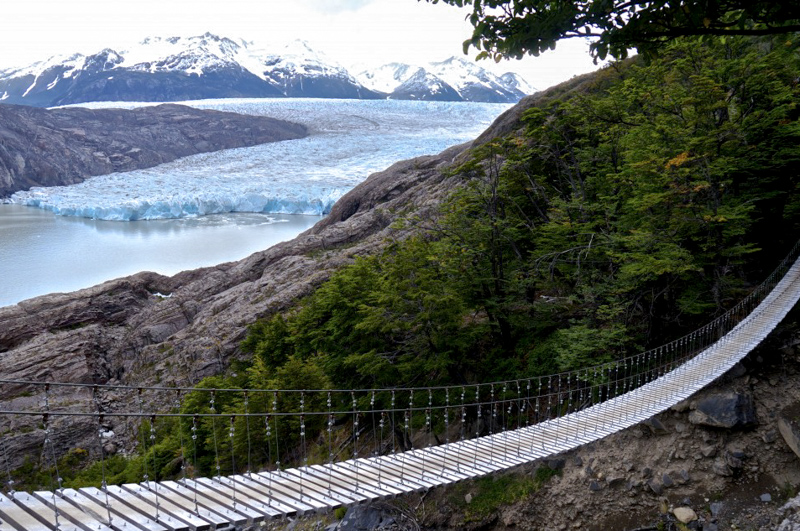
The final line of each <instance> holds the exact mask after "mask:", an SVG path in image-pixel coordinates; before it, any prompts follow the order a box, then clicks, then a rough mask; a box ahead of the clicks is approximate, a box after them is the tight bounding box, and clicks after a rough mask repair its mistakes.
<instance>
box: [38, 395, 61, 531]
mask: <svg viewBox="0 0 800 531" xmlns="http://www.w3.org/2000/svg"><path fill="white" fill-rule="evenodd" d="M44 410H45V412H44V414H43V415H42V425H43V427H44V442H43V443H42V444H43V446H44V448H43V453H44V454H45V455H47V446H48V444H49V445H50V455H51V457H52V459H53V470H55V478H56V479H55V481H53V476H52V474H51V476H50V486H51V488H52V489H53V493H52V494H53V514H54V516H55V523H56V529H58V527H59V525H60V524H59V521H58V520H59V510H58V504H57V503H56V493H57V492H58V491H59V490H61V482H62V481H63V480H62V478H61V474H60V473H59V471H58V460H57V459H56V448H55V444H54V443H53V438H52V436H51V434H52V433H53V432H52V430H51V429H50V425H49V422H48V421H49V418H48V417H49V415H50V384H45V386H44ZM56 483H57V484H58V488H56Z"/></svg>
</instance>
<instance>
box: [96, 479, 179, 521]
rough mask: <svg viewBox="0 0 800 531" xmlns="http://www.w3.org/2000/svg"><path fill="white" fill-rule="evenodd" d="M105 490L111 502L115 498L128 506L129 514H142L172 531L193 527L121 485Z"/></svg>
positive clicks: (110, 486)
mask: <svg viewBox="0 0 800 531" xmlns="http://www.w3.org/2000/svg"><path fill="white" fill-rule="evenodd" d="M152 483H154V482H151V484H152ZM105 491H107V492H108V496H109V502H110V501H111V499H112V498H113V499H115V500H116V501H117V502H119V503H120V504H121V505H120V507H128V509H129V510H128V511H127V512H126V514H128V515H131V514H141V515H143V516H145V517H146V518H149V519H150V520H152V521H154V522H156V523H158V524H160V525H162V526H163V527H166V528H167V529H169V530H170V531H185V530H187V529H190V527H191V526H190V525H189V524H188V522H185V521H183V520H181V519H179V518H175V516H173V515H172V514H170V513H169V512H168V511H164V510H162V508H161V506H160V504H159V505H156V504H155V503H153V504H151V503H148V502H147V501H146V500H145V499H144V498H143V497H141V496H136V494H134V493H132V492H130V491H129V490H127V489H125V488H123V487H121V486H118V485H109V486H108V487H107V488H106V490H105ZM105 491H99V492H101V493H102V492H105Z"/></svg>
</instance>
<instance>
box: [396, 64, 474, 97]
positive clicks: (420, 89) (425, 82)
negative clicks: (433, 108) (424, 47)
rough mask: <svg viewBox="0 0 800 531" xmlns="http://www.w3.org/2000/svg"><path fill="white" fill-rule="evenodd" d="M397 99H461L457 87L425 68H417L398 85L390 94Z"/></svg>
mask: <svg viewBox="0 0 800 531" xmlns="http://www.w3.org/2000/svg"><path fill="white" fill-rule="evenodd" d="M390 97H391V98H392V99H396V100H430V101H459V100H461V99H462V98H461V95H460V94H459V93H458V91H457V90H456V89H454V88H453V87H451V86H450V85H448V84H447V83H445V82H444V81H442V80H441V79H440V78H438V77H436V76H434V75H433V74H431V73H430V72H428V71H427V70H425V69H424V68H417V70H416V71H415V72H414V73H413V74H411V77H409V78H408V79H406V80H405V81H403V82H402V83H401V84H400V85H399V86H398V87H396V88H395V89H394V90H393V91H392V93H391V96H390Z"/></svg>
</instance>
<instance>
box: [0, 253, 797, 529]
mask: <svg viewBox="0 0 800 531" xmlns="http://www.w3.org/2000/svg"><path fill="white" fill-rule="evenodd" d="M799 298H800V261H798V262H796V263H795V264H794V265H793V266H792V267H791V269H790V270H789V272H788V273H787V274H786V275H785V277H784V278H783V279H782V280H781V282H779V283H778V285H777V286H776V287H775V289H774V290H773V291H772V292H771V293H770V294H769V295H767V297H766V298H765V299H764V301H763V302H762V303H761V304H760V305H759V306H758V307H757V308H756V309H755V310H754V311H753V312H752V313H751V314H750V315H749V316H747V317H746V318H745V319H744V320H742V322H740V323H739V324H738V325H737V326H736V327H735V328H734V329H733V330H731V331H730V332H729V333H728V334H726V335H725V336H724V337H723V338H722V339H720V340H719V341H718V342H717V343H715V344H714V345H713V346H711V347H710V348H708V349H706V350H705V351H703V352H701V353H700V354H698V355H697V356H696V357H694V358H692V359H691V360H689V361H687V362H686V363H684V364H683V365H681V366H679V367H677V368H676V369H674V370H672V371H671V372H669V373H667V374H665V375H663V376H661V377H660V378H657V379H655V380H653V381H651V382H649V383H646V384H644V385H642V386H641V387H638V388H636V389H634V390H632V391H629V392H628V393H625V394H622V395H620V396H617V397H615V398H612V399H610V400H607V401H605V402H601V403H599V404H596V405H593V406H591V407H588V408H586V409H583V410H581V411H578V412H575V413H571V414H569V415H566V416H564V417H561V418H557V419H551V420H547V421H544V422H541V423H539V424H535V425H533V426H528V427H525V428H520V429H517V430H513V431H503V432H501V433H496V434H494V435H490V436H486V437H481V438H478V439H471V440H466V441H459V442H453V443H449V444H444V445H439V446H432V447H429V448H424V449H416V450H411V451H408V452H404V453H398V454H392V455H388V456H379V457H369V458H360V459H351V460H348V461H342V462H338V463H332V464H326V465H312V466H308V467H299V468H295V469H291V470H283V471H279V472H261V473H257V474H256V473H253V474H245V475H235V476H230V477H221V478H198V479H196V480H190V479H187V480H181V481H164V482H161V483H159V484H156V483H155V482H149V483H141V484H128V485H121V486H109V487H108V488H107V489H104V490H100V489H95V488H83V489H78V490H73V489H61V490H60V491H59V492H58V493H56V495H55V496H54V495H53V493H51V492H36V493H33V494H25V493H14V494H13V495H11V496H4V495H2V494H0V531H12V530H13V531H53V530H56V529H57V530H58V531H89V530H95V531H109V530H110V529H114V530H132V529H136V530H141V531H173V530H174V531H184V530H206V529H216V528H218V527H224V526H226V525H229V524H244V523H247V522H256V521H260V520H264V519H268V518H273V517H276V516H284V515H294V514H303V513H305V512H318V511H326V510H330V509H333V508H335V507H339V506H342V505H353V504H357V503H363V502H367V501H372V500H379V499H385V498H391V497H394V496H397V495H400V494H404V493H409V492H414V491H419V490H424V489H427V488H431V487H434V486H437V485H444V484H448V483H454V482H458V481H462V480H464V479H468V478H473V477H478V476H482V475H486V474H492V473H494V472H497V471H499V470H504V469H508V468H510V467H514V466H517V465H520V464H523V463H527V462H530V461H533V460H535V459H539V458H542V457H546V456H548V455H553V454H557V453H560V452H563V451H566V450H571V449H574V448H577V447H579V446H582V445H584V444H586V443H588V442H591V441H596V440H598V439H602V438H603V437H606V436H608V435H611V434H613V433H616V432H618V431H620V430H622V429H625V428H627V427H630V426H633V425H635V424H638V423H640V422H642V421H644V420H647V419H648V418H650V417H652V416H653V415H656V414H657V413H660V412H661V411H664V410H665V409H667V408H669V407H671V406H673V405H675V404H677V403H678V402H681V401H682V400H685V399H687V398H689V397H690V396H692V395H693V394H694V393H696V392H697V391H699V390H700V389H702V388H703V387H705V386H707V385H708V384H710V383H711V382H713V381H714V380H715V379H717V378H718V377H720V376H721V375H722V374H724V373H725V372H727V371H728V370H729V369H730V368H731V367H733V365H735V364H736V363H737V362H738V361H740V360H741V359H742V358H743V357H744V356H745V355H747V353H748V352H750V351H751V350H752V349H753V348H754V347H755V346H756V345H758V344H759V343H760V342H761V341H762V340H763V339H764V338H765V337H766V336H767V335H768V334H769V333H770V332H771V331H772V330H773V329H774V328H775V326H776V325H777V324H778V323H779V322H780V321H781V320H782V319H783V318H784V317H785V316H786V314H787V313H788V312H789V310H791V309H792V307H793V306H794V305H795V304H796V303H797V301H798V299H799ZM56 510H57V511H58V517H56ZM109 514H110V515H111V521H110V522H109V518H108V515H109ZM56 518H58V526H57V525H56Z"/></svg>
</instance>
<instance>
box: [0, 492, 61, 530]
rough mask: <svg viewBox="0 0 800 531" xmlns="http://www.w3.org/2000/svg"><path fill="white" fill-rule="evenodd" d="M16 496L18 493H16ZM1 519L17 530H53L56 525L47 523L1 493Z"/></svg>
mask: <svg viewBox="0 0 800 531" xmlns="http://www.w3.org/2000/svg"><path fill="white" fill-rule="evenodd" d="M15 496H16V494H15ZM0 520H2V521H3V523H4V524H7V525H10V526H11V527H12V528H13V529H15V530H17V531H53V530H54V529H55V526H52V527H51V526H48V525H45V524H44V523H43V522H41V521H39V520H37V519H36V518H34V517H33V516H31V515H30V514H29V513H28V512H27V511H26V510H25V509H23V508H22V507H21V506H20V505H18V504H17V503H15V501H14V500H12V499H10V498H6V497H5V496H4V495H3V494H2V493H0Z"/></svg>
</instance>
